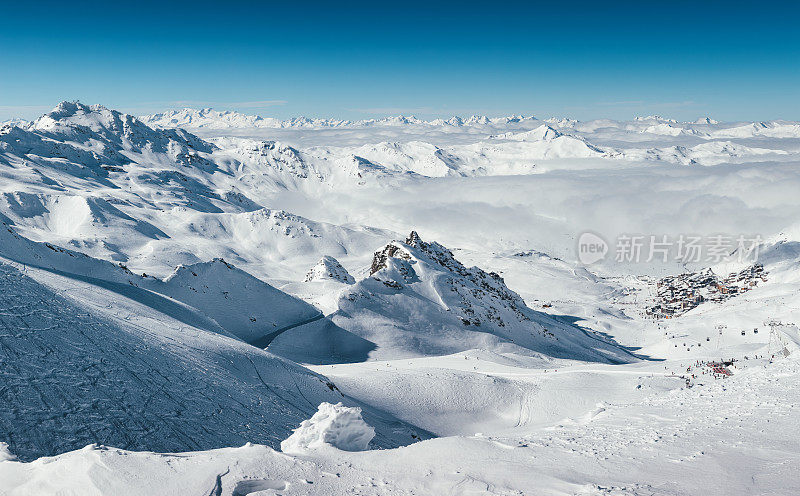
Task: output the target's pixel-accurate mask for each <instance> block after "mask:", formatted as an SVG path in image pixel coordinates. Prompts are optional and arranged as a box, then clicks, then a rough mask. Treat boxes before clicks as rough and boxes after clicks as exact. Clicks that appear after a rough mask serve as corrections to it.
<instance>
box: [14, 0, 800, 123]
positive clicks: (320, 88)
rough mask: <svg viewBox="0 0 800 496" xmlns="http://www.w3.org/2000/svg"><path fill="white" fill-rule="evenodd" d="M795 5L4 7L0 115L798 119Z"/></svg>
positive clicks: (144, 1)
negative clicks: (83, 110) (193, 112)
mask: <svg viewBox="0 0 800 496" xmlns="http://www.w3.org/2000/svg"><path fill="white" fill-rule="evenodd" d="M798 13H800V9H798V8H797V7H795V6H793V3H790V2H785V3H783V2H781V3H778V2H768V1H762V2H737V1H728V2H716V1H707V2H703V1H692V2H688V1H682V0H677V1H671V2H649V1H645V0H643V1H640V2H616V3H613V2H602V1H594V2H583V1H557V0H553V1H548V2H535V1H527V2H502V1H500V2H489V1H483V2H480V3H471V2H434V1H427V2H416V1H402V2H280V3H268V2H237V1H234V0H230V1H227V2H222V1H221V2H214V3H211V2H203V1H194V2H171V1H168V0H162V1H160V2H154V1H150V0H139V1H136V2H110V1H105V2H80V1H75V2H68V1H60V2H49V1H42V2H33V1H27V2H25V1H19V0H15V1H13V2H12V1H7V0H0V120H4V119H8V118H11V117H23V118H32V117H35V116H37V115H39V114H41V113H43V112H45V111H47V110H48V109H50V108H52V107H53V106H54V105H55V104H57V103H58V102H59V101H61V100H76V99H77V100H80V101H82V102H84V103H102V104H103V105H106V106H108V107H112V108H117V109H120V110H124V111H127V112H130V113H134V114H142V113H151V112H155V111H160V110H164V109H168V108H181V107H195V108H200V107H214V108H217V109H232V110H239V111H242V112H246V113H256V114H260V115H264V116H275V117H291V116H297V115H306V116H313V117H342V118H350V119H362V118H368V117H378V116H385V115H396V114H400V113H402V114H414V115H417V116H418V117H424V118H430V117H439V116H451V115H471V114H487V115H490V116H496V115H507V114H511V113H517V114H520V113H521V114H525V115H536V116H541V117H548V116H554V115H555V116H568V117H574V118H578V119H587V118H598V117H610V118H619V119H628V118H632V117H633V116H635V115H644V114H653V113H658V114H662V115H664V116H668V117H675V118H679V119H695V118H697V117H700V116H705V115H710V116H712V117H714V118H717V119H721V120H759V119H760V120H766V119H790V120H800V27H798V26H800V24H798Z"/></svg>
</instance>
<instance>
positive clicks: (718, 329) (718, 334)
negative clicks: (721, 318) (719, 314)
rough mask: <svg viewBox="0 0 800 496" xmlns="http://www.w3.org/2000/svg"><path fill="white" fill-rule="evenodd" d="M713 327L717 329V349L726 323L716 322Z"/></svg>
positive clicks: (726, 327)
mask: <svg viewBox="0 0 800 496" xmlns="http://www.w3.org/2000/svg"><path fill="white" fill-rule="evenodd" d="M714 329H716V330H717V349H719V347H720V344H721V342H722V333H723V331H725V330H727V329H728V324H717V325H716V326H715V327H714Z"/></svg>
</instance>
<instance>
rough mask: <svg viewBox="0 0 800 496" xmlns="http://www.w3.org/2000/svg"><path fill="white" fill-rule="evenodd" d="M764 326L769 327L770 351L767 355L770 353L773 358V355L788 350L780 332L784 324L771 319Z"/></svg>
mask: <svg viewBox="0 0 800 496" xmlns="http://www.w3.org/2000/svg"><path fill="white" fill-rule="evenodd" d="M764 325H766V326H769V348H768V350H769V351H767V353H769V355H770V357H771V356H772V354H773V353H776V352H778V351H782V350H783V349H784V348H786V342H785V341H784V340H783V338H782V337H781V333H780V331H779V330H778V328H779V327H781V326H783V324H782V323H781V321H780V320H778V319H769V320H766V321H764Z"/></svg>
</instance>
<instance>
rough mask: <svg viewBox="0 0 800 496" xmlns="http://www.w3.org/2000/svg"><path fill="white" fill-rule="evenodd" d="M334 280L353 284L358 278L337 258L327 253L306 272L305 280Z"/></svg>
mask: <svg viewBox="0 0 800 496" xmlns="http://www.w3.org/2000/svg"><path fill="white" fill-rule="evenodd" d="M322 280H332V281H338V282H343V283H345V284H353V283H355V282H356V280H355V279H354V278H353V276H351V275H350V273H349V272H347V269H345V268H344V267H343V266H342V264H340V263H339V261H338V260H336V259H335V258H333V257H331V256H328V255H325V256H323V257H322V258H321V259H320V261H319V262H317V264H316V265H314V266H313V267H312V268H311V270H309V271H308V273H307V274H306V278H305V282H311V281H322Z"/></svg>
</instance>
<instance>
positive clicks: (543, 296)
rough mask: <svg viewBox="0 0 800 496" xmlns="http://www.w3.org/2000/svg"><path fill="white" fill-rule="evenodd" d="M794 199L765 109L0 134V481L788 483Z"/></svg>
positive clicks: (52, 489)
mask: <svg viewBox="0 0 800 496" xmlns="http://www.w3.org/2000/svg"><path fill="white" fill-rule="evenodd" d="M799 190H800V123H797V122H788V121H770V122H731V123H723V122H717V121H716V120H714V119H712V118H710V117H704V118H700V119H697V120H696V121H692V122H678V121H675V120H672V119H666V118H662V117H658V116H647V117H640V118H637V119H635V120H632V121H624V122H623V121H612V120H608V119H599V120H594V121H585V122H583V121H576V120H572V119H568V118H548V119H538V118H535V117H531V116H508V117H492V118H490V117H486V116H471V117H453V118H449V119H436V120H433V121H425V120H421V119H417V118H415V117H411V116H405V117H404V116H398V117H391V118H385V119H370V120H363V121H345V120H338V119H316V118H303V117H300V118H295V119H290V120H279V119H274V118H267V117H259V116H251V115H243V114H239V113H236V112H230V111H216V110H213V109H203V110H192V109H183V110H173V111H167V112H163V113H160V114H155V115H149V116H142V117H134V116H131V115H126V114H123V113H120V112H117V111H115V110H112V109H108V108H105V107H103V106H100V105H84V104H81V103H77V102H63V103H61V104H59V105H58V106H57V107H56V108H55V109H53V111H51V112H49V113H47V114H46V115H44V116H42V117H40V118H39V119H37V120H34V121H32V122H25V121H13V122H8V123H2V124H0V495H9V496H11V495H46V494H53V495H55V494H98V495H118V494H142V495H151V494H152V495H160V494H180V495H183V494H187V495H189V494H204V495H208V494H211V495H218V496H219V495H232V496H244V495H248V494H252V495H267V494H286V495H290V494H297V495H301V494H304V495H314V494H325V495H335V494H363V495H373V494H385V495H411V494H416V495H443V494H458V495H462V494H463V495H472V494H474V495H478V494H498V495H540V494H541V495H551V494H565V495H567V494H568V495H687V494H691V495H694V494H697V495H706V494H717V493H720V492H725V493H728V494H786V495H794V494H798V493H800V393H799V391H800V326H799V325H798V324H800V228H799V227H798V226H800V224H798V221H797V219H798V218H800V197H798V195H797V191H799ZM587 231H589V232H592V233H594V234H595V235H596V236H597V237H598V238H599V239H601V240H604V241H606V242H608V245H609V246H608V254H607V256H606V257H605V259H604V260H602V261H599V262H598V263H594V264H590V265H583V264H581V263H580V262H579V257H578V252H577V251H576V250H577V243H578V239H579V237H580V235H581V234H582V233H584V232H587ZM620 235H628V236H630V235H634V236H636V235H640V236H643V237H645V238H649V237H650V236H654V237H656V236H657V237H659V238H660V237H661V236H668V237H677V236H681V235H696V236H701V237H705V238H710V237H713V236H721V235H726V236H729V237H732V238H733V237H736V236H739V235H747V236H751V237H754V239H756V240H757V241H756V243H755V245H754V246H755V247H756V249H754V250H751V251H750V252H748V255H752V257H753V258H752V259H748V260H742V259H741V256H742V255H744V251H743V250H739V249H737V250H733V251H731V250H729V251H728V252H727V253H726V255H728V258H729V259H726V260H711V258H701V259H697V260H695V261H692V262H688V263H687V262H683V261H679V260H675V259H670V260H668V261H666V262H665V261H662V260H659V257H657V256H655V255H654V254H653V253H646V252H645V253H644V254H643V256H642V257H641V259H639V260H638V261H631V262H627V263H621V262H619V261H617V260H615V250H616V248H617V246H615V241H616V240H618V239H620ZM735 255H737V256H739V258H740V259H739V260H736V256H735Z"/></svg>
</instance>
